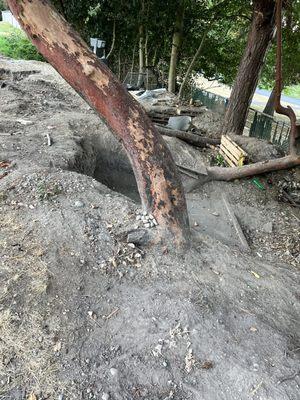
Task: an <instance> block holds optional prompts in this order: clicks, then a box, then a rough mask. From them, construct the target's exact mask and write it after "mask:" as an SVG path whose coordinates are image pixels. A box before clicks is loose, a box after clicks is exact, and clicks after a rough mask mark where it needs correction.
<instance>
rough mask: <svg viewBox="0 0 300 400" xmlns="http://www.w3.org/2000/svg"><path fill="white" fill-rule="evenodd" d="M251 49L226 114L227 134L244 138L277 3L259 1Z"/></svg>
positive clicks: (254, 6) (256, 3)
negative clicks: (243, 134) (248, 113)
mask: <svg viewBox="0 0 300 400" xmlns="http://www.w3.org/2000/svg"><path fill="white" fill-rule="evenodd" d="M253 11H254V12H253V18H252V23H251V28H250V32H249V35H248V41H247V46H246V49H245V52H244V55H243V58H242V60H241V63H240V66H239V69H238V73H237V77H236V79H235V83H234V85H233V88H232V92H231V95H230V99H229V103H228V108H227V111H226V114H225V123H224V128H223V133H226V134H235V135H242V133H243V130H244V126H245V122H246V118H247V112H248V107H249V106H250V104H251V101H252V98H253V94H254V91H255V89H256V86H257V82H258V78H259V74H260V71H261V68H262V66H263V62H264V58H265V55H266V52H267V49H268V46H269V43H270V41H271V39H272V37H273V34H274V26H275V19H274V11H275V2H274V0H255V1H254V2H253Z"/></svg>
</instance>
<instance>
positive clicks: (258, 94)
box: [198, 77, 300, 118]
mask: <svg viewBox="0 0 300 400" xmlns="http://www.w3.org/2000/svg"><path fill="white" fill-rule="evenodd" d="M198 83H199V87H201V88H203V89H204V90H207V91H208V92H212V93H215V94H218V95H219V96H223V97H229V96H230V92H231V88H230V87H229V86H226V85H222V84H220V83H219V82H217V81H208V80H206V79H205V78H203V77H200V78H199V79H198ZM270 93H271V92H270V91H269V90H264V89H257V90H256V91H255V94H254V96H253V100H252V106H254V108H257V109H259V110H260V111H262V110H263V108H264V107H265V105H266V103H267V101H268V98H269V96H270ZM282 104H283V105H284V106H287V105H290V106H291V107H292V108H293V109H294V111H295V112H296V114H297V117H298V118H300V99H296V98H294V97H289V96H284V95H283V96H282Z"/></svg>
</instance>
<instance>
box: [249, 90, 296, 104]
mask: <svg viewBox="0 0 300 400" xmlns="http://www.w3.org/2000/svg"><path fill="white" fill-rule="evenodd" d="M255 93H257V94H261V95H263V96H267V97H269V96H270V94H271V92H270V91H269V90H265V89H256V91H255ZM281 99H282V101H285V102H287V103H289V104H294V105H296V106H298V107H300V99H296V98H295V97H289V96H285V95H282V96H281Z"/></svg>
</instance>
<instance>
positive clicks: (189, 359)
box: [184, 349, 196, 374]
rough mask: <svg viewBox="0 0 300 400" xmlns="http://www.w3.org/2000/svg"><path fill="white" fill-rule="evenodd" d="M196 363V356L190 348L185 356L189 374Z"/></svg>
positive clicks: (186, 368)
mask: <svg viewBox="0 0 300 400" xmlns="http://www.w3.org/2000/svg"><path fill="white" fill-rule="evenodd" d="M195 364H196V359H195V357H194V354H193V350H192V349H188V351H187V354H186V356H185V367H184V369H185V370H186V372H187V373H188V374H189V373H190V372H191V371H192V369H193V367H194V366H195Z"/></svg>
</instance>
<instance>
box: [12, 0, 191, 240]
mask: <svg viewBox="0 0 300 400" xmlns="http://www.w3.org/2000/svg"><path fill="white" fill-rule="evenodd" d="M8 5H9V7H10V9H11V11H12V12H13V14H14V16H15V17H16V19H17V20H18V21H19V23H20V24H21V26H22V27H23V29H24V30H25V31H26V32H27V34H28V36H29V37H30V39H31V40H32V42H33V44H34V45H35V46H36V47H37V49H38V50H39V52H40V53H41V54H42V55H43V56H44V57H45V58H46V59H47V60H48V61H49V62H50V63H51V64H52V66H53V67H54V68H55V69H56V70H57V71H58V72H59V73H60V75H61V76H62V77H63V78H64V79H65V80H66V81H67V82H68V83H69V84H70V85H71V86H72V87H73V88H74V89H75V90H76V91H77V92H78V93H79V94H81V95H82V96H83V98H84V99H85V100H86V101H87V102H88V103H89V104H90V105H91V106H92V107H93V108H94V109H95V110H96V111H97V112H98V113H99V115H100V116H101V117H102V118H103V119H104V121H105V122H106V123H107V124H108V126H109V127H110V128H111V131H112V132H113V133H114V135H115V136H116V137H117V139H118V140H120V141H121V142H122V144H123V146H124V148H125V150H126V153H127V155H128V157H129V160H130V162H131V165H132V168H133V171H134V174H135V177H136V181H137V186H138V190H139V193H140V196H141V201H142V205H143V208H144V209H145V210H147V211H148V212H151V213H152V214H153V215H154V217H155V218H156V220H157V222H158V224H159V225H160V228H161V229H162V232H163V233H164V234H166V233H170V234H171V236H172V237H173V238H174V240H173V241H175V242H177V243H178V244H181V243H184V242H185V240H186V239H187V238H188V236H189V222H188V214H187V207H186V201H185V196H184V192H183V188H182V184H181V180H180V177H179V175H178V172H177V168H176V165H175V163H174V161H173V159H172V156H171V153H170V151H169V149H168V148H167V146H166V144H165V142H164V140H163V139H162V138H161V136H160V134H159V133H158V131H157V129H156V128H155V127H154V125H153V124H152V123H151V121H150V119H149V118H148V117H147V115H146V113H145V111H144V110H143V109H142V107H141V106H140V105H139V104H138V103H137V102H136V101H135V100H134V99H133V97H132V96H131V95H130V94H129V93H128V92H127V90H126V89H125V88H124V87H123V85H122V84H121V82H119V81H118V79H117V78H116V77H115V76H114V75H113V73H112V72H111V71H110V69H109V68H108V67H107V66H106V65H105V64H104V63H102V62H101V60H100V59H99V58H98V57H97V56H96V55H95V54H93V53H92V52H91V51H90V49H89V48H88V47H87V45H86V43H85V42H84V41H83V40H82V38H81V37H80V36H79V35H78V34H77V33H76V32H75V31H74V30H73V29H72V27H71V26H70V25H69V24H68V23H67V22H66V21H65V20H64V19H63V17H62V16H60V15H59V14H58V13H57V12H56V11H55V9H54V8H53V7H52V6H51V5H50V3H49V2H48V1H47V0H8ZM70 66H71V68H70ZM158 232H159V231H158Z"/></svg>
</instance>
